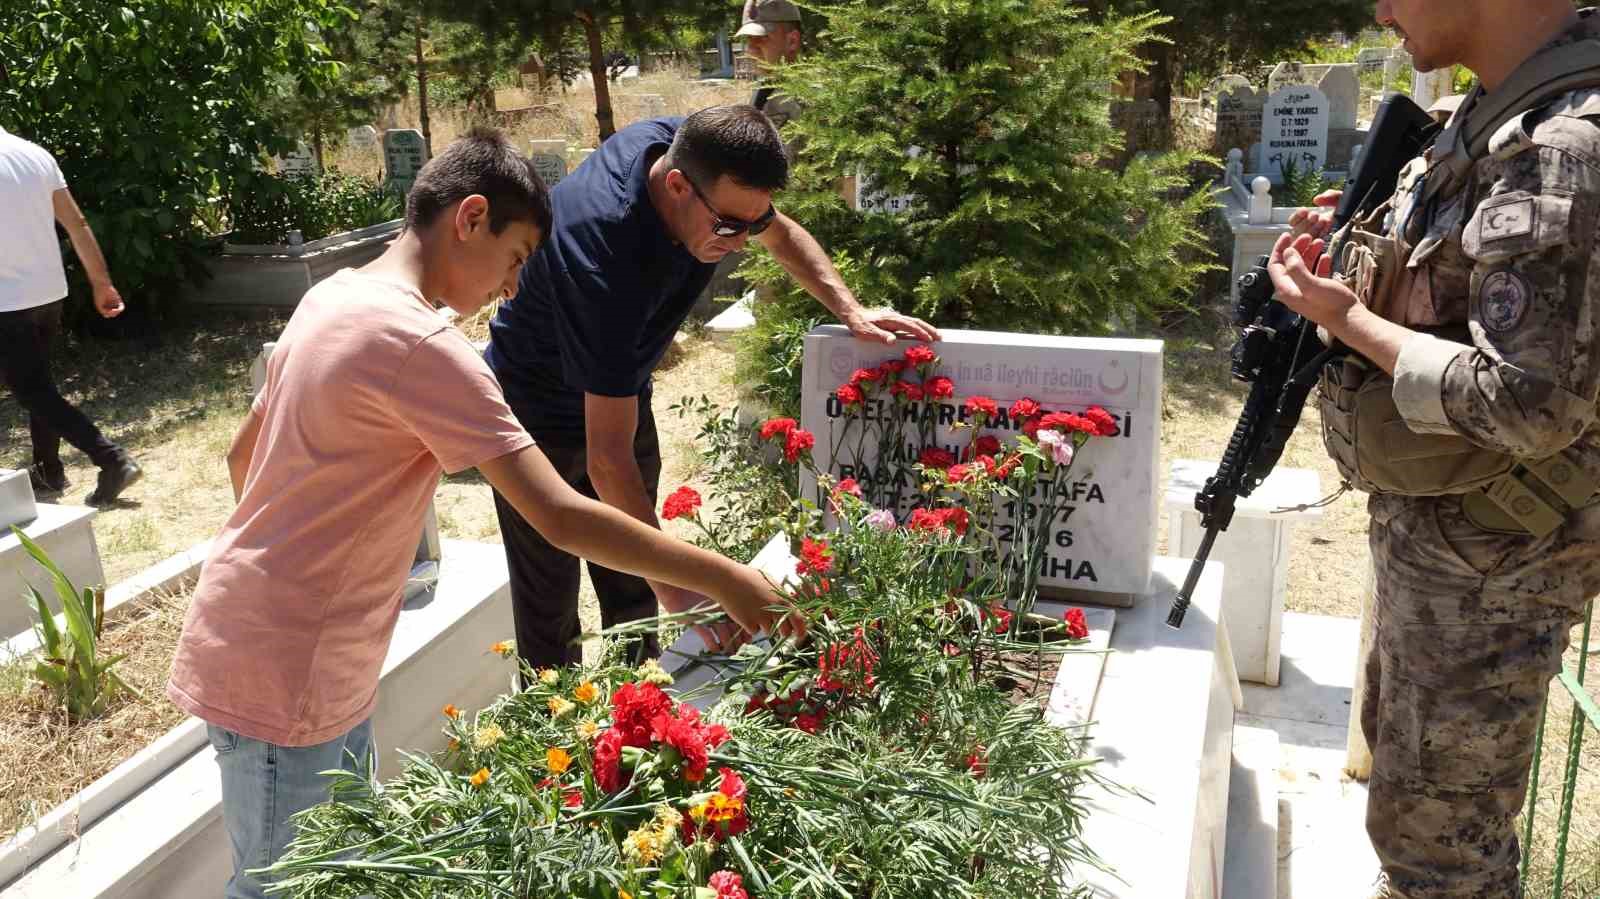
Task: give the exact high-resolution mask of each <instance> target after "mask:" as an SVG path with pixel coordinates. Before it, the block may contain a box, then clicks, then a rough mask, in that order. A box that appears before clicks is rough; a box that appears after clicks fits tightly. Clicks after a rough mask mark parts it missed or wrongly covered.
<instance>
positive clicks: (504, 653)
mask: <svg viewBox="0 0 1600 899" xmlns="http://www.w3.org/2000/svg"><path fill="white" fill-rule="evenodd" d="M489 651H490V652H492V653H494V654H495V655H497V656H499V657H500V658H502V659H509V658H511V657H512V656H514V655H516V654H517V642H516V641H515V640H501V641H499V642H497V643H492V644H490V646H489Z"/></svg>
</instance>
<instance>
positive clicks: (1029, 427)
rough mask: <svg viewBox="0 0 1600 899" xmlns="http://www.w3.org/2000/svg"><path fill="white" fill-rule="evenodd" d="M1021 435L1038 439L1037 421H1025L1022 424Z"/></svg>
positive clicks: (1032, 419)
mask: <svg viewBox="0 0 1600 899" xmlns="http://www.w3.org/2000/svg"><path fill="white" fill-rule="evenodd" d="M1022 433H1024V434H1027V435H1028V436H1029V437H1038V436H1039V419H1037V418H1030V419H1028V420H1027V421H1024V422H1023V423H1022Z"/></svg>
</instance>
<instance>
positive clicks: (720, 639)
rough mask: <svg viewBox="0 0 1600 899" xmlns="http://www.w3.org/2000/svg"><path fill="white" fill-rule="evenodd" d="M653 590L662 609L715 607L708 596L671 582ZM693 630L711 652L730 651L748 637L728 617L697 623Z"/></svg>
mask: <svg viewBox="0 0 1600 899" xmlns="http://www.w3.org/2000/svg"><path fill="white" fill-rule="evenodd" d="M655 592H656V602H658V603H660V604H661V608H662V609H664V610H666V611H668V612H672V613H677V612H687V611H689V610H691V609H714V608H716V607H717V605H716V603H714V602H712V601H711V599H710V598H709V597H705V596H701V595H700V594H698V593H696V592H694V591H693V590H685V589H683V588H681V587H674V586H672V585H671V584H656V585H655ZM694 630H695V633H697V634H699V635H700V640H701V641H702V642H704V643H705V645H706V648H707V649H709V650H711V651H712V652H728V653H731V652H733V651H734V650H736V649H738V648H739V647H740V646H742V645H744V642H745V641H746V640H747V639H749V638H748V637H747V636H745V634H744V632H743V631H742V630H741V629H740V627H739V625H738V624H736V623H735V622H734V621H733V620H732V619H730V618H719V619H717V620H716V621H711V622H707V623H706V624H697V625H695V626H694Z"/></svg>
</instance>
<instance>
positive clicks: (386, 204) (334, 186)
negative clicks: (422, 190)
mask: <svg viewBox="0 0 1600 899" xmlns="http://www.w3.org/2000/svg"><path fill="white" fill-rule="evenodd" d="M241 187H242V189H241V190H240V191H239V192H237V193H235V194H234V195H233V197H232V198H231V200H230V201H229V208H230V209H231V210H232V214H233V236H232V240H233V242H234V243H243V244H272V243H284V242H286V241H287V240H288V236H289V232H290V231H293V230H298V231H299V232H300V235H301V237H302V238H304V239H305V240H307V241H312V240H318V239H321V238H324V237H327V236H329V235H330V234H338V233H339V232H341V231H353V230H355V229H357V228H365V227H367V226H368V225H376V224H379V223H382V222H387V221H390V220H392V219H397V218H400V217H402V216H404V215H405V204H404V201H402V200H401V198H400V197H399V195H397V194H395V193H393V192H391V191H389V190H386V189H385V188H384V187H383V186H382V185H380V184H378V183H377V182H376V181H369V180H367V179H365V178H362V177H360V176H359V175H346V174H343V173H341V172H336V171H330V172H325V173H323V174H321V175H291V176H281V175H268V174H265V173H258V174H257V175H256V176H255V177H253V178H250V179H248V180H246V181H244V182H242V184H241Z"/></svg>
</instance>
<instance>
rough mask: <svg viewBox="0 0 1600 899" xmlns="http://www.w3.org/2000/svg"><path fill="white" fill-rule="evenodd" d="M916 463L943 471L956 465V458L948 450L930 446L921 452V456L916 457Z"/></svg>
mask: <svg viewBox="0 0 1600 899" xmlns="http://www.w3.org/2000/svg"><path fill="white" fill-rule="evenodd" d="M917 461H918V462H921V463H922V464H923V465H926V466H928V467H929V468H937V469H939V470H941V471H943V470H946V469H948V468H949V467H950V466H952V465H954V464H956V457H955V454H953V453H951V452H950V451H949V450H946V449H940V448H939V447H937V446H930V447H928V448H927V449H925V450H923V451H922V455H920V456H918V457H917Z"/></svg>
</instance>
